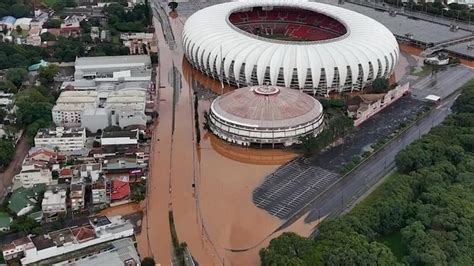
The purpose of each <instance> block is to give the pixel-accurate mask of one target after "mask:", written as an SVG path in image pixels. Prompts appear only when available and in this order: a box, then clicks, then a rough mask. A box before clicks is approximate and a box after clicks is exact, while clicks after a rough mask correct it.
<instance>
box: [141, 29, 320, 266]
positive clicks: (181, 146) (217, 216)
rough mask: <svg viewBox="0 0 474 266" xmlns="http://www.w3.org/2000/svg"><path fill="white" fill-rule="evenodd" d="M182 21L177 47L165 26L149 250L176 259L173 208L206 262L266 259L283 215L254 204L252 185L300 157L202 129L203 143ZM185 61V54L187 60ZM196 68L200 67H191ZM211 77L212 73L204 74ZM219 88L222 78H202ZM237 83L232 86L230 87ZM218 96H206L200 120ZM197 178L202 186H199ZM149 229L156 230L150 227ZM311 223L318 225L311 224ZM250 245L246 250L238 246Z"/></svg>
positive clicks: (145, 236)
mask: <svg viewBox="0 0 474 266" xmlns="http://www.w3.org/2000/svg"><path fill="white" fill-rule="evenodd" d="M182 26H183V25H182V23H181V21H180V20H172V27H173V31H174V34H175V38H176V39H177V43H178V47H177V48H176V50H174V51H170V50H169V48H168V47H167V45H166V43H165V42H164V39H163V35H162V33H161V32H160V31H161V29H160V28H159V27H157V36H158V42H159V48H160V62H161V67H160V69H159V76H160V77H161V79H160V81H161V86H163V88H161V89H160V107H159V113H160V119H159V120H160V121H159V124H158V125H157V127H156V130H155V134H156V138H157V139H159V141H154V148H153V149H154V151H153V154H152V159H151V166H150V167H151V172H152V175H151V177H150V191H149V198H148V202H147V203H148V204H147V206H148V207H147V208H146V221H145V223H144V225H145V229H144V230H142V236H140V237H139V238H138V241H139V243H138V246H139V251H140V253H141V254H142V256H150V255H151V256H154V257H155V259H156V260H157V261H158V262H159V263H161V264H162V265H169V264H170V259H171V256H170V255H171V237H170V233H169V223H168V210H172V211H173V216H174V221H175V226H176V231H177V234H178V238H179V241H184V242H186V243H187V244H188V247H189V250H190V251H191V253H192V255H193V257H195V258H196V259H197V261H198V262H199V263H200V264H201V265H223V264H225V265H258V264H259V257H258V251H259V249H260V248H262V247H264V245H266V244H267V241H269V239H267V241H265V239H266V238H267V237H268V236H269V235H270V234H271V233H272V232H273V230H274V229H275V228H276V227H278V226H279V225H280V224H281V221H280V220H279V219H277V218H275V217H273V216H270V215H269V214H267V213H266V212H265V211H263V210H261V209H258V208H257V207H255V206H254V205H253V203H252V191H253V189H254V188H255V187H256V186H258V185H259V184H260V183H261V182H263V179H264V177H265V175H267V174H269V173H270V172H272V171H274V170H275V169H276V168H277V167H278V166H279V165H281V164H283V163H285V162H287V161H289V160H291V159H293V158H294V156H295V155H294V154H292V153H289V152H286V151H282V150H250V149H245V148H241V147H236V146H231V145H229V144H227V143H224V142H222V141H221V140H219V139H217V138H215V137H214V136H212V135H210V134H209V133H206V132H205V131H204V129H201V135H202V139H201V143H200V145H196V143H194V130H195V129H194V122H193V118H194V114H193V108H192V104H193V103H192V97H193V92H192V89H191V88H190V87H189V85H188V81H189V77H190V76H198V75H199V73H194V74H193V75H188V74H189V71H190V69H189V68H188V69H186V68H187V67H189V66H186V65H184V66H183V64H182V62H183V54H182V48H181V47H179V45H180V35H181V30H182ZM173 62H174V66H175V67H176V68H177V69H178V71H179V72H180V73H183V75H182V79H181V85H182V89H181V92H180V93H179V97H177V101H176V106H175V114H174V116H175V123H174V131H172V126H173V123H172V121H173V119H172V118H173V97H174V96H173V89H172V86H171V84H170V82H169V80H172V79H169V78H168V77H169V72H170V70H171V69H172V66H173ZM184 62H185V61H184ZM191 71H193V70H191ZM203 81H205V79H203ZM201 84H202V85H203V86H208V88H209V89H210V90H213V91H216V92H219V87H220V85H215V81H206V82H202V83H201ZM229 89H230V88H228V87H226V88H225V91H227V90H229ZM209 103H210V101H208V100H204V101H201V102H200V105H199V113H200V121H201V122H200V124H201V125H202V121H203V115H202V113H203V111H204V110H208V108H209ZM193 184H195V187H194V188H193ZM146 228H148V229H146ZM306 228H308V230H310V229H311V228H312V225H306ZM235 249H249V250H248V251H245V252H239V253H235V252H231V251H230V250H235Z"/></svg>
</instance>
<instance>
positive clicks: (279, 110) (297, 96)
mask: <svg viewBox="0 0 474 266" xmlns="http://www.w3.org/2000/svg"><path fill="white" fill-rule="evenodd" d="M211 109H212V112H213V113H215V114H216V115H218V116H219V117H221V118H223V119H225V120H228V121H232V123H234V124H239V125H244V126H248V127H255V128H283V127H285V128H288V127H294V126H297V125H301V124H304V123H308V122H309V121H311V120H314V119H315V118H317V117H319V116H321V114H322V112H323V107H322V105H321V104H320V103H319V102H318V101H317V100H316V99H314V98H313V97H311V96H309V95H306V94H304V93H301V92H299V91H297V90H292V89H288V88H283V87H275V86H253V87H247V88H241V89H237V90H233V91H231V92H228V93H226V94H224V95H222V96H220V97H218V98H217V99H216V100H215V101H214V102H213V103H212V106H211Z"/></svg>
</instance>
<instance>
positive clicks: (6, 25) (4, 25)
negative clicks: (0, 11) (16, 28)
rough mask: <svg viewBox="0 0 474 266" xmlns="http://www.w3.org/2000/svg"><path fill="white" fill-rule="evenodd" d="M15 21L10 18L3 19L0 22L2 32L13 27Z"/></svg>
mask: <svg viewBox="0 0 474 266" xmlns="http://www.w3.org/2000/svg"><path fill="white" fill-rule="evenodd" d="M15 21H16V18H14V17H12V16H6V17H3V18H2V19H1V20H0V28H1V29H2V30H3V29H6V30H10V29H11V28H12V27H13V25H15Z"/></svg>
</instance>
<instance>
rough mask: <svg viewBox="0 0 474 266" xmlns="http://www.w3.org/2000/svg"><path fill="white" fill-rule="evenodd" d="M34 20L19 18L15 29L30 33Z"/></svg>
mask: <svg viewBox="0 0 474 266" xmlns="http://www.w3.org/2000/svg"><path fill="white" fill-rule="evenodd" d="M31 20H33V19H32V18H18V19H17V20H16V21H15V24H13V28H14V29H16V28H17V27H20V28H21V29H22V30H25V31H29V30H30V25H31Z"/></svg>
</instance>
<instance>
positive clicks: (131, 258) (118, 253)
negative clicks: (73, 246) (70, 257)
mask: <svg viewBox="0 0 474 266" xmlns="http://www.w3.org/2000/svg"><path fill="white" fill-rule="evenodd" d="M111 244H112V245H113V248H112V249H110V250H107V251H105V252H101V253H99V254H96V255H94V256H90V257H87V258H83V259H80V260H77V261H75V262H74V264H75V265H76V266H82V265H83V266H89V265H135V264H138V263H139V262H140V257H139V256H138V254H137V251H136V249H135V246H134V243H133V240H132V239H130V238H123V239H120V240H116V241H114V242H112V243H111ZM127 262H133V264H127Z"/></svg>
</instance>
